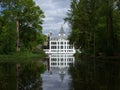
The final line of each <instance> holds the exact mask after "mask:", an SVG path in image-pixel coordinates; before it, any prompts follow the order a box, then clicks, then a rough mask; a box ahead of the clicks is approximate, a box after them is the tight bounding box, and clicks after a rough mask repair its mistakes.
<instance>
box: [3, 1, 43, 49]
mask: <svg viewBox="0 0 120 90" xmlns="http://www.w3.org/2000/svg"><path fill="white" fill-rule="evenodd" d="M1 5H2V7H3V8H4V9H3V11H2V14H1V17H4V18H6V19H7V20H8V21H9V22H10V23H11V24H13V23H14V25H15V27H16V28H14V27H13V29H16V51H20V47H25V48H28V49H31V48H32V47H34V46H35V45H36V44H38V43H41V41H42V40H43V38H42V37H43V36H42V31H41V30H42V26H41V24H42V22H43V20H42V18H44V14H43V11H42V10H41V9H40V7H38V6H36V4H35V2H34V1H33V0H8V1H6V2H3V3H1ZM6 23H7V22H6ZM8 27H10V26H8ZM31 43H32V44H31ZM33 43H34V44H33Z"/></svg>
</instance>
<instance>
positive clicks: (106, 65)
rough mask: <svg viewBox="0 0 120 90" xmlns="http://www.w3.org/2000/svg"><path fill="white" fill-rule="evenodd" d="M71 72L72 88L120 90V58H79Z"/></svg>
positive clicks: (76, 89) (77, 89) (74, 89)
mask: <svg viewBox="0 0 120 90" xmlns="http://www.w3.org/2000/svg"><path fill="white" fill-rule="evenodd" d="M70 73H71V77H72V82H71V89H72V90H120V60H95V59H93V60H90V59H87V60H78V61H77V62H76V63H75V64H74V65H73V66H72V67H71V68H70Z"/></svg>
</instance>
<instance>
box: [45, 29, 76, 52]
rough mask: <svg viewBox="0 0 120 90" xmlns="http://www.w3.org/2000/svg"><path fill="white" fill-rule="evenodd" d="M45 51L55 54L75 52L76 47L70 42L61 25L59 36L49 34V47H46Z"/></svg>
mask: <svg viewBox="0 0 120 90" xmlns="http://www.w3.org/2000/svg"><path fill="white" fill-rule="evenodd" d="M45 52H46V53H47V54H50V53H52V54H54V53H62V54H63V53H66V54H67V53H68V54H74V53H75V48H74V45H73V44H72V45H71V44H70V43H69V40H68V39H67V36H66V34H65V32H64V30H63V27H61V29H60V32H59V34H58V36H57V37H54V36H52V34H50V35H49V49H46V50H45Z"/></svg>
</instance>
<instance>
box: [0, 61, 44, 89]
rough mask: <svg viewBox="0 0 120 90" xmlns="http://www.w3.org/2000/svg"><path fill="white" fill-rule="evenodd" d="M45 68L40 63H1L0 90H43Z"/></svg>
mask: <svg viewBox="0 0 120 90" xmlns="http://www.w3.org/2000/svg"><path fill="white" fill-rule="evenodd" d="M44 70H45V67H44V65H43V64H41V63H38V62H29V63H12V62H11V63H10V62H2V63H0V90H42V88H41V84H42V80H41V76H40V74H41V73H43V72H44Z"/></svg>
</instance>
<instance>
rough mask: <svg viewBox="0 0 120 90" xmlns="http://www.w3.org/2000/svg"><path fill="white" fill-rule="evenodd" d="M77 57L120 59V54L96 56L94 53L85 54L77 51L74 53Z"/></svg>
mask: <svg viewBox="0 0 120 90" xmlns="http://www.w3.org/2000/svg"><path fill="white" fill-rule="evenodd" d="M74 56H75V57H76V58H81V59H101V60H113V59H114V60H120V55H114V56H105V55H101V56H94V55H85V54H79V53H76V54H75V55H74Z"/></svg>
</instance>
